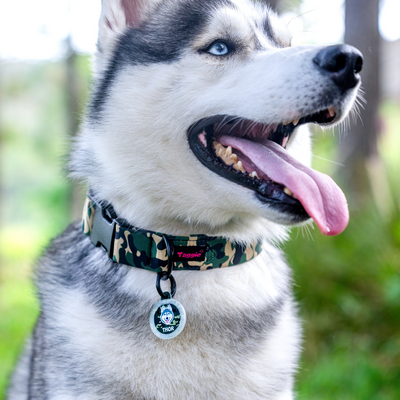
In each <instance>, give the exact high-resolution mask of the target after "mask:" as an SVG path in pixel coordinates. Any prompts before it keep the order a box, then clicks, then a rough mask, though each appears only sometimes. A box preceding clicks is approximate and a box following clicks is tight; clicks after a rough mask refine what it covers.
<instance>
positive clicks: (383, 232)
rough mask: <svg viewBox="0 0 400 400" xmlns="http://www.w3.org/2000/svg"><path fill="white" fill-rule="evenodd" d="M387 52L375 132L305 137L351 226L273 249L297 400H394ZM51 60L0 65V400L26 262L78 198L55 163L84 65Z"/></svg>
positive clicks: (399, 211)
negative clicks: (295, 353)
mask: <svg viewBox="0 0 400 400" xmlns="http://www.w3.org/2000/svg"><path fill="white" fill-rule="evenodd" d="M348 1H350V0H348ZM342 6H343V5H342ZM278 7H280V9H281V11H286V12H287V13H288V14H290V12H291V13H293V15H294V17H297V16H298V15H300V14H301V13H302V12H303V11H304V8H302V7H304V4H303V3H302V2H300V1H294V2H284V3H282V2H281V3H280V4H278ZM286 17H287V18H289V17H290V15H289V17H288V16H287V15H286ZM96 18H97V16H96ZM299 18H300V17H299ZM309 24H310V22H309V21H306V20H304V21H303V28H304V27H306V28H307V26H308V25H309ZM308 41H309V39H307V40H305V42H308ZM311 41H312V40H311ZM399 42H400V41H399V40H398V41H397V45H396V44H395V45H393V44H391V45H390V46H391V47H390V46H389V47H388V46H386V45H382V48H383V49H386V50H381V52H382V54H383V56H382V57H380V61H381V64H380V65H381V72H380V75H379V76H380V77H381V78H380V79H381V81H382V80H384V82H381V86H380V91H379V94H377V93H374V95H375V98H376V101H377V107H378V108H377V110H378V112H377V121H378V122H377V125H376V126H373V127H371V126H365V125H364V126H363V124H362V123H361V122H360V119H358V118H356V119H358V121H357V124H355V123H354V122H353V123H352V124H350V129H348V131H349V132H348V134H347V136H345V135H344V134H338V133H336V134H335V135H332V133H331V132H321V131H319V130H314V133H315V135H314V154H315V158H314V168H316V169H318V170H320V171H323V172H326V173H328V174H330V175H332V176H333V177H334V178H335V180H336V181H337V182H338V183H339V184H340V185H342V186H343V187H344V190H345V192H346V195H347V197H348V201H349V205H350V212H351V219H350V224H349V226H348V228H347V229H346V230H345V232H344V233H342V234H341V235H339V236H335V237H324V236H322V235H321V234H320V233H319V231H318V230H317V229H314V230H311V231H306V230H300V229H293V232H292V240H291V241H290V242H288V243H287V244H286V245H285V246H284V250H285V252H286V253H287V258H288V261H289V263H290V264H291V266H292V267H293V271H294V282H295V286H294V292H295V295H296V298H297V300H298V302H299V312H300V315H301V317H302V319H303V322H304V339H305V341H304V351H303V356H302V360H301V365H300V369H299V374H298V383H297V387H296V390H297V392H298V398H299V399H308V400H313V399H315V400H317V399H318V400H324V399H327V400H329V399H341V400H347V399H348V400H355V399H360V400H361V399H362V400H365V399H373V400H394V399H399V398H400V274H399V273H400V83H399V80H398V79H397V80H396V79H391V80H390V81H389V83H388V82H386V80H385V79H388V78H385V74H386V71H387V69H385V68H388V65H389V66H390V68H392V69H393V67H392V64H394V65H395V66H396V65H398V64H395V62H396V60H399V58H400V45H399ZM0 45H1V42H0ZM385 46H386V47H385ZM62 49H63V51H62V52H61V53H60V54H61V55H57V56H54V57H47V58H44V59H42V60H35V61H32V60H31V61H27V60H24V59H13V58H9V57H7V58H6V57H3V59H1V60H0V61H1V64H0V152H1V153H0V154H1V167H0V207H1V216H0V217H1V230H0V261H1V264H0V400H1V399H3V398H4V391H5V388H6V385H7V380H8V377H9V374H10V372H11V370H12V368H13V365H14V364H15V361H16V359H17V358H18V355H19V352H20V350H21V347H22V346H23V343H24V340H25V338H26V337H27V335H28V334H29V332H30V331H31V329H32V327H33V324H34V322H35V319H36V317H37V315H38V303H37V300H36V299H35V295H34V288H33V285H32V283H31V274H32V268H33V266H34V263H35V259H36V258H37V257H38V256H39V255H40V253H41V252H42V251H43V249H44V248H45V246H46V244H47V243H48V241H49V240H50V238H52V237H54V236H56V235H57V234H58V233H60V232H62V230H63V229H64V228H65V227H66V226H67V225H68V224H69V223H70V222H71V221H72V220H73V219H74V218H77V217H78V215H79V212H80V209H81V207H82V205H83V202H82V199H81V197H82V193H84V189H82V188H80V187H77V186H76V185H73V184H72V183H71V182H69V181H68V179H67V178H66V175H67V172H66V170H65V163H66V159H67V154H68V148H69V145H70V141H71V136H73V134H75V132H76V124H77V122H78V121H79V118H80V115H81V114H82V110H83V109H84V105H85V101H86V98H87V94H88V90H89V87H90V82H91V59H90V57H89V56H88V55H87V54H84V53H82V52H77V51H76V48H74V45H73V42H72V41H71V37H70V36H68V37H67V39H66V40H64V42H63V43H62ZM375 56H376V53H375ZM382 60H383V61H382ZM397 62H398V61H397ZM394 68H395V73H397V74H398V75H399V76H400V69H398V70H396V67H394ZM382 70H383V72H382ZM396 71H397V72H396ZM388 74H390V71H389V72H387V75H388ZM396 76H397V75H396ZM382 77H383V78H382ZM396 82H397V83H396ZM385 85H386V86H388V87H389V89H385V87H386V86H385ZM396 85H398V86H396ZM397 94H398V95H397ZM367 100H368V99H367ZM368 101H370V100H368ZM371 101H372V102H373V100H371ZM364 107H368V106H367V105H365V104H364ZM360 113H362V118H363V120H365V118H367V117H366V116H364V115H365V112H364V114H363V110H362V109H360ZM367 119H368V118H367ZM371 128H372V131H373V133H374V132H375V133H376V135H375V137H374V143H375V148H374V149H375V150H374V151H371V152H368V151H367V152H366V154H363V155H362V163H361V165H362V168H361V169H360V168H358V169H357V168H355V169H354V166H352V165H351V161H349V160H348V159H347V160H346V159H345V158H344V157H342V156H343V154H342V153H343V152H344V149H346V146H347V145H346V140H347V138H348V137H351V135H352V134H353V131H355V130H357V129H359V130H360V129H361V131H362V130H365V131H367V130H368V129H371ZM367 133H368V132H366V133H365V135H366V137H369V136H367ZM354 137H357V132H355V133H354ZM343 159H344V161H343ZM353 159H354V158H353ZM355 178H356V179H355ZM354 179H355V180H354ZM360 182H361V183H362V184H361V183H360Z"/></svg>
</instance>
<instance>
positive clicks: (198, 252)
mask: <svg viewBox="0 0 400 400" xmlns="http://www.w3.org/2000/svg"><path fill="white" fill-rule="evenodd" d="M206 253H207V246H176V247H175V248H174V257H173V258H174V261H204V260H205V259H206Z"/></svg>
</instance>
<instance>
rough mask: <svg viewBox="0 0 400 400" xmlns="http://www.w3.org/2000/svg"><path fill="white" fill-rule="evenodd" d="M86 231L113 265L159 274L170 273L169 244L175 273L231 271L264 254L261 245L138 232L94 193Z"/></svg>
mask: <svg viewBox="0 0 400 400" xmlns="http://www.w3.org/2000/svg"><path fill="white" fill-rule="evenodd" d="M82 230H83V232H84V233H85V234H86V235H87V236H89V237H90V240H91V241H92V243H93V244H94V245H95V246H97V247H99V246H101V247H103V248H104V249H105V251H106V252H107V254H108V256H109V257H110V258H111V259H112V260H113V261H115V262H117V263H121V264H126V265H130V266H132V267H137V268H142V269H147V270H148V271H153V272H157V273H159V272H164V271H167V269H168V255H167V245H168V244H169V246H170V248H171V252H172V259H173V268H172V269H173V270H197V271H205V270H208V269H213V268H225V267H230V266H233V265H238V264H242V263H245V262H247V261H250V260H251V259H253V258H255V257H257V256H258V255H259V254H260V253H261V250H262V242H261V241H258V242H256V243H253V244H250V245H243V244H239V243H234V242H231V241H229V240H227V239H224V238H222V237H213V236H206V235H193V236H192V235H191V236H173V235H163V234H162V233H158V232H152V231H146V230H143V229H139V228H135V227H133V226H131V225H129V224H128V223H127V222H126V221H125V220H123V219H121V218H118V216H117V215H116V213H115V211H114V209H113V207H112V206H111V204H108V203H106V202H104V201H101V202H98V201H96V200H94V199H93V197H92V195H91V194H90V193H89V196H88V197H87V199H86V202H85V206H84V209H83V223H82ZM166 241H167V242H168V244H167V243H166Z"/></svg>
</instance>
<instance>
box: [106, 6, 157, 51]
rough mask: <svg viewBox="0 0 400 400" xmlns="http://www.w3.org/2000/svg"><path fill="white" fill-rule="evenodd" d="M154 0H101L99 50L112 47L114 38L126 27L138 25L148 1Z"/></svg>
mask: <svg viewBox="0 0 400 400" xmlns="http://www.w3.org/2000/svg"><path fill="white" fill-rule="evenodd" d="M153 2H154V0H102V10H101V15H100V21H99V40H98V46H99V49H100V51H101V52H107V51H109V50H110V49H112V47H113V44H114V42H115V40H116V38H117V37H118V36H119V35H121V34H122V33H123V32H124V31H125V30H126V29H127V28H128V27H138V26H139V25H140V23H141V21H142V19H143V17H144V13H145V11H146V10H147V8H148V5H149V3H153Z"/></svg>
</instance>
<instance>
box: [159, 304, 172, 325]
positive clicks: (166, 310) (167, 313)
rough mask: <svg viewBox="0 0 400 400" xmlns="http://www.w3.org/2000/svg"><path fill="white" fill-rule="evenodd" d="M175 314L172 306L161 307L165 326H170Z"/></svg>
mask: <svg viewBox="0 0 400 400" xmlns="http://www.w3.org/2000/svg"><path fill="white" fill-rule="evenodd" d="M174 316H175V315H174V312H173V311H172V307H171V304H168V305H167V306H161V317H160V319H161V322H162V323H163V324H164V325H169V324H170V323H171V321H172V320H173V319H174Z"/></svg>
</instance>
